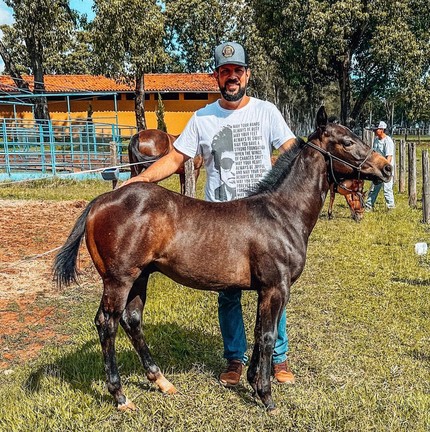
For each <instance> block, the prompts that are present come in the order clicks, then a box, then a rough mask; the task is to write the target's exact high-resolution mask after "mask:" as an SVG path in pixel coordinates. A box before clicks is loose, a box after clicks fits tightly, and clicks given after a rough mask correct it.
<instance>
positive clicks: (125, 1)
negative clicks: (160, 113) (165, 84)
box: [91, 0, 166, 129]
mask: <svg viewBox="0 0 430 432" xmlns="http://www.w3.org/2000/svg"><path fill="white" fill-rule="evenodd" d="M94 12H95V14H96V15H95V18H94V21H93V22H92V26H91V32H92V35H93V46H94V53H95V55H96V56H97V59H98V67H97V70H98V71H99V72H100V73H103V74H104V75H107V76H110V77H114V78H117V79H126V80H128V81H134V83H135V92H136V99H135V112H136V122H137V126H138V129H145V128H146V123H145V117H144V101H145V94H144V76H145V73H148V72H156V71H158V70H162V68H163V66H164V64H165V63H166V56H165V51H164V47H163V37H164V16H163V13H162V11H161V8H160V6H159V5H158V4H157V2H156V1H155V0H143V1H142V0H95V1H94Z"/></svg>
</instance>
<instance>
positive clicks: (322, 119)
mask: <svg viewBox="0 0 430 432" xmlns="http://www.w3.org/2000/svg"><path fill="white" fill-rule="evenodd" d="M326 126H327V113H326V112H325V107H324V105H322V106H321V107H320V109H319V110H318V112H317V128H318V129H321V130H324V129H325V127H326Z"/></svg>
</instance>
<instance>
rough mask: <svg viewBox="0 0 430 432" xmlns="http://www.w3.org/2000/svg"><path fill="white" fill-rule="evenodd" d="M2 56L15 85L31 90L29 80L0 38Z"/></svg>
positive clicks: (0, 54)
mask: <svg viewBox="0 0 430 432" xmlns="http://www.w3.org/2000/svg"><path fill="white" fill-rule="evenodd" d="M0 56H1V58H2V59H3V61H4V66H5V70H6V72H8V73H9V75H10V77H11V78H12V79H13V82H14V83H15V85H16V86H17V87H18V88H19V89H22V90H25V91H28V92H30V86H29V85H28V82H27V81H25V80H24V79H23V78H22V75H21V74H20V72H19V70H18V68H17V67H16V65H15V62H14V61H13V59H12V57H11V56H10V54H9V52H8V50H7V48H6V47H5V46H4V44H3V42H2V41H1V40H0Z"/></svg>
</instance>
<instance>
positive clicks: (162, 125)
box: [155, 93, 167, 132]
mask: <svg viewBox="0 0 430 432" xmlns="http://www.w3.org/2000/svg"><path fill="white" fill-rule="evenodd" d="M155 115H156V117H157V129H159V130H162V131H163V132H167V126H166V122H165V121H164V104H163V100H162V99H161V95H160V93H158V101H157V109H156V110H155Z"/></svg>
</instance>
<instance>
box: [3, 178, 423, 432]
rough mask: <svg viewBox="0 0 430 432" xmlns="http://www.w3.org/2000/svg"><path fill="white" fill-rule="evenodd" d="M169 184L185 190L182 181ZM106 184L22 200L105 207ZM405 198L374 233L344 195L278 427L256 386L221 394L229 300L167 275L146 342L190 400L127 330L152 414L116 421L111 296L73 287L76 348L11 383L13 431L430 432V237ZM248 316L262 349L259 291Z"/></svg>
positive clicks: (69, 295)
mask: <svg viewBox="0 0 430 432" xmlns="http://www.w3.org/2000/svg"><path fill="white" fill-rule="evenodd" d="M169 181H173V182H174V183H173V186H174V187H176V182H177V181H176V179H175V180H171V179H169ZM106 183H107V182H105V184H98V183H86V182H84V183H82V182H80V183H79V184H77V185H75V184H70V185H69V184H67V185H66V184H57V185H46V186H44V187H37V188H34V189H33V190H32V191H31V190H27V191H25V192H24V191H22V195H21V191H17V192H14V193H15V195H14V194H13V193H12V194H11V196H10V197H14V196H15V197H16V196H19V197H21V198H34V197H36V198H37V197H45V199H48V198H46V197H47V196H49V199H91V197H92V196H94V195H96V194H98V193H100V192H101V191H102V189H104V188H106ZM200 185H201V183H200ZM366 186H367V185H366ZM8 189H9V192H12V191H13V190H12V189H11V188H10V187H9V188H8ZM108 189H109V188H107V189H105V190H108ZM91 190H92V192H91ZM418 190H420V189H418ZM3 193H5V190H4V189H3V188H0V196H1V197H3ZM201 193H202V192H201V186H200V188H199V194H200V195H201ZM396 200H397V202H396V204H397V208H396V209H395V210H394V211H391V212H387V211H385V208H384V204H383V196H382V192H381V194H380V196H379V197H378V201H377V206H376V211H375V212H373V213H366V215H365V218H364V220H363V221H362V222H361V223H360V224H357V223H355V222H353V221H352V220H351V219H350V218H349V214H348V213H349V212H348V210H347V208H346V204H345V201H344V200H343V199H341V197H338V198H337V200H336V203H335V208H334V216H335V219H334V220H332V221H328V220H327V218H326V206H325V207H324V210H323V212H322V214H321V217H320V220H319V221H318V223H317V225H316V227H315V229H314V232H313V233H312V235H311V238H310V244H309V249H308V259H307V263H306V267H305V271H304V273H303V275H302V276H301V278H300V279H299V281H298V282H297V283H296V284H295V285H294V286H293V287H292V290H291V299H290V303H289V305H288V309H287V312H288V329H289V338H290V354H289V357H290V362H291V366H292V368H293V370H294V372H295V374H296V385H294V386H290V387H284V386H280V385H274V386H273V393H274V398H275V401H276V402H277V405H278V407H279V408H280V410H281V413H280V414H279V415H278V416H276V417H272V416H269V415H267V414H266V413H265V412H264V410H263V409H262V406H261V404H259V403H256V402H255V401H254V400H253V399H252V398H251V395H250V387H249V386H248V385H247V383H246V381H245V380H243V383H242V385H241V386H239V388H237V389H234V390H227V389H224V388H222V387H221V386H220V385H218V383H217V380H216V377H217V375H218V373H219V372H220V370H221V369H222V367H223V364H224V363H223V359H222V342H221V337H220V333H219V327H218V322H217V307H216V304H217V298H216V294H214V293H208V292H201V291H196V290H190V289H187V288H183V287H181V286H180V285H178V284H176V283H174V282H172V281H171V280H169V279H167V278H165V277H164V276H162V275H156V276H155V277H153V279H152V280H151V282H150V286H149V294H148V303H147V307H146V309H145V314H144V321H145V333H146V335H147V339H148V342H149V344H150V347H151V349H152V351H153V354H154V357H155V358H156V359H157V361H158V363H159V365H160V367H161V368H162V369H163V370H164V371H165V374H166V376H167V377H168V379H169V380H170V381H172V382H173V383H174V384H175V386H176V387H177V388H178V390H179V391H180V393H179V394H178V395H175V396H173V397H165V396H163V395H162V394H160V393H159V392H157V391H154V388H153V387H152V386H151V385H150V384H149V383H148V381H147V380H146V378H144V374H143V371H142V368H141V366H140V365H139V362H138V360H137V356H136V354H135V353H134V351H133V349H132V347H131V345H130V343H129V341H128V340H127V338H126V336H125V335H124V333H123V332H122V331H121V332H120V334H119V337H118V342H117V354H118V363H119V365H120V371H121V375H122V380H123V385H124V388H125V391H126V394H127V395H128V397H130V398H131V399H132V400H133V401H134V402H135V403H136V404H137V406H138V408H139V410H138V411H137V412H134V413H126V414H121V413H119V412H117V411H116V409H115V407H114V404H113V400H112V398H111V397H110V395H109V393H108V391H107V390H106V388H105V383H104V382H105V376H104V371H103V364H102V357H101V349H100V346H99V342H98V338H97V334H96V330H95V327H94V325H93V317H94V315H95V312H96V309H97V306H98V302H99V299H100V286H99V285H98V284H96V285H90V286H82V287H72V288H70V289H68V290H66V291H65V292H64V293H63V295H62V297H61V298H60V299H58V298H56V299H55V300H47V302H48V303H49V302H51V303H52V305H57V306H58V307H59V308H61V309H64V310H67V311H69V312H68V313H67V315H65V316H64V318H63V321H62V324H61V327H60V329H59V331H60V332H64V333H68V334H69V335H70V336H71V339H70V341H69V342H68V343H67V344H64V345H60V344H58V345H56V346H51V347H49V348H48V349H45V350H44V351H43V355H41V356H40V357H39V359H37V360H34V361H31V362H28V363H27V364H23V365H20V366H19V367H16V368H15V369H14V373H13V374H11V375H5V374H1V375H0V430H1V431H3V430H4V431H27V430H28V431H30V430H31V431H46V430H48V431H136V430H138V431H261V430H264V431H283V430H285V431H321V432H322V431H378V432H379V431H387V432H388V431H390V432H391V431H428V430H430V383H429V376H430V340H429V339H430V316H429V315H430V309H429V298H430V292H429V291H430V273H429V270H430V258H429V257H428V256H424V257H418V256H416V255H415V254H414V244H415V243H416V242H418V241H427V242H428V238H429V227H428V226H427V225H423V224H422V223H421V222H420V220H421V218H422V214H421V209H410V208H409V207H408V205H407V197H406V196H405V195H399V194H397V195H396ZM243 308H244V314H245V320H246V326H247V334H248V336H249V342H250V345H251V343H252V340H251V335H252V328H253V322H254V319H255V311H256V295H255V293H244V299H243Z"/></svg>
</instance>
